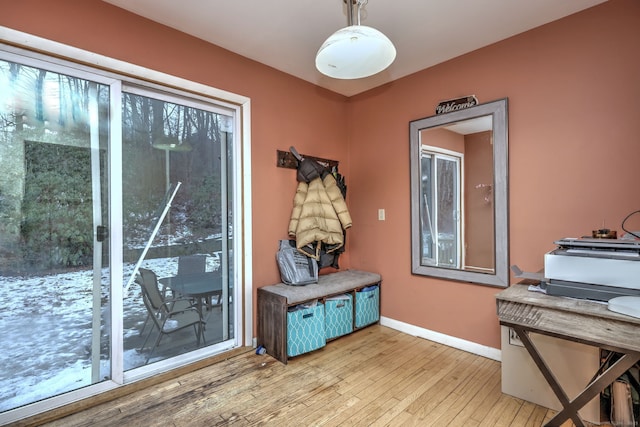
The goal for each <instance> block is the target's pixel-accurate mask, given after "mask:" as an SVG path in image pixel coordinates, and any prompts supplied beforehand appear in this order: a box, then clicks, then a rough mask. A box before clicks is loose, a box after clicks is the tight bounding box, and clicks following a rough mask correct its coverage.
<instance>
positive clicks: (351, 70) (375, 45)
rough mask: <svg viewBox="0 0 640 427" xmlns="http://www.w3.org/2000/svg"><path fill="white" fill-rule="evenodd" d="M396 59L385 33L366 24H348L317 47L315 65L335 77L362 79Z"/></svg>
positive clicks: (393, 48) (323, 72)
mask: <svg viewBox="0 0 640 427" xmlns="http://www.w3.org/2000/svg"><path fill="white" fill-rule="evenodd" d="M395 58H396V48H395V47H394V46H393V43H391V40H389V38H388V37H387V36H385V35H384V34H382V33H381V32H380V31H378V30H376V29H375V28H371V27H367V26H366V25H351V26H349V27H345V28H342V29H340V30H338V31H336V32H335V33H333V34H332V35H331V36H330V37H329V38H328V39H327V41H325V42H324V43H323V44H322V46H320V49H319V50H318V53H317V55H316V68H317V69H318V71H320V72H321V73H322V74H325V75H327V76H329V77H333V78H335V79H361V78H364V77H369V76H372V75H374V74H377V73H379V72H380V71H382V70H384V69H386V68H387V67H388V66H389V65H391V63H392V62H393V60H394V59H395Z"/></svg>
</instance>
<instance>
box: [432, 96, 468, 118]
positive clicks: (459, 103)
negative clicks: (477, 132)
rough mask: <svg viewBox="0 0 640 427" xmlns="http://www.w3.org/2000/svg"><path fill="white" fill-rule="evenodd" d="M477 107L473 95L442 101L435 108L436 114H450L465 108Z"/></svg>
mask: <svg viewBox="0 0 640 427" xmlns="http://www.w3.org/2000/svg"><path fill="white" fill-rule="evenodd" d="M474 105H478V99H477V98H476V96H475V95H469V96H465V97H463V98H457V99H449V100H447V101H442V102H440V103H439V104H438V106H437V107H436V114H444V113H450V112H452V111H458V110H463V109H465V108H469V107H473V106H474Z"/></svg>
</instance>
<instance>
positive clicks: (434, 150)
mask: <svg viewBox="0 0 640 427" xmlns="http://www.w3.org/2000/svg"><path fill="white" fill-rule="evenodd" d="M409 131H410V143H411V269H412V273H413V274H420V275H426V276H434V277H441V278H445V279H451V280H460V281H465V282H471V283H480V284H485V285H492V286H501V287H506V286H508V280H509V270H508V237H507V230H508V224H507V221H508V212H507V184H508V183H507V163H508V158H507V157H508V156H507V148H508V141H507V139H508V136H507V133H508V132H507V99H501V100H498V101H493V102H489V103H486V104H480V105H476V106H474V107H469V108H465V109H462V110H457V111H453V112H450V113H445V114H439V115H435V116H431V117H427V118H423V119H419V120H415V121H412V122H411V123H410V124H409Z"/></svg>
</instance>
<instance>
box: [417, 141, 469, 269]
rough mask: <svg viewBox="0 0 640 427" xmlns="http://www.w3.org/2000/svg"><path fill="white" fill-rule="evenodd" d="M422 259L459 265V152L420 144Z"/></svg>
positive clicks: (460, 167)
mask: <svg viewBox="0 0 640 427" xmlns="http://www.w3.org/2000/svg"><path fill="white" fill-rule="evenodd" d="M420 169H421V178H422V198H421V206H420V209H421V215H420V216H421V218H422V224H421V229H422V263H423V264H425V265H437V266H440V267H453V268H460V265H461V251H460V248H461V241H462V238H461V235H462V233H461V231H462V230H461V228H462V227H461V219H462V218H461V215H460V213H461V212H462V208H461V203H462V197H461V194H460V193H461V183H462V182H463V177H462V170H463V154H462V153H457V152H454V151H450V150H445V149H442V148H439V147H431V146H427V145H423V146H422V156H421V159H420Z"/></svg>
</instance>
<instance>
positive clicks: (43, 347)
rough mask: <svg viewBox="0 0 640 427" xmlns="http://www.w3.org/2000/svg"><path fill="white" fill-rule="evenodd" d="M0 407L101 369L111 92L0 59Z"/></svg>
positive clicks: (62, 388)
mask: <svg viewBox="0 0 640 427" xmlns="http://www.w3.org/2000/svg"><path fill="white" fill-rule="evenodd" d="M0 87H1V88H2V90H1V91H0V343H1V348H2V351H0V411H6V410H9V409H13V408H16V407H19V406H22V405H25V404H29V403H33V402H35V401H38V400H40V399H44V398H48V397H51V396H55V395H57V394H60V393H65V392H68V391H70V390H75V389H77V388H80V387H84V386H87V385H90V384H95V383H98V382H101V381H104V380H106V379H109V378H110V376H111V365H110V363H111V352H110V329H109V325H110V314H109V313H110V310H108V309H105V308H107V307H108V306H109V302H110V292H109V289H110V287H109V286H110V270H109V256H108V254H109V247H108V239H107V230H108V229H109V224H108V221H109V220H108V200H109V199H108V179H107V178H108V175H107V160H108V147H109V144H108V123H109V114H110V111H109V99H110V88H109V86H108V85H106V84H100V83H97V82H95V81H92V80H90V79H88V78H82V77H79V76H72V75H68V74H64V73H60V72H56V71H52V70H50V69H49V70H47V69H43V68H39V67H37V66H30V65H26V64H23V63H18V62H12V61H9V60H0Z"/></svg>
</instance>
